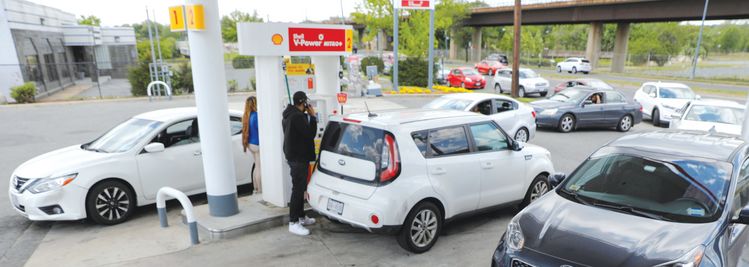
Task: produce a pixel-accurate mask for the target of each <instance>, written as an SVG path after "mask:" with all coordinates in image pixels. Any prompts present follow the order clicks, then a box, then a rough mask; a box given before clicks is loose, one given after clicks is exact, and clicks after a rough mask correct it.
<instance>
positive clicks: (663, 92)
mask: <svg viewBox="0 0 749 267" xmlns="http://www.w3.org/2000/svg"><path fill="white" fill-rule="evenodd" d="M696 99H700V96H699V95H697V94H695V93H694V92H693V91H692V89H691V88H689V86H686V85H685V84H681V83H662V82H646V83H644V84H642V87H640V89H638V90H637V91H636V92H635V96H634V101H635V102H637V103H640V105H642V116H643V117H644V118H649V119H651V120H652V121H653V125H655V126H661V125H668V123H669V122H670V121H671V117H672V115H674V114H675V112H676V110H678V109H679V108H681V107H683V106H684V105H686V104H687V102H689V101H692V100H696Z"/></svg>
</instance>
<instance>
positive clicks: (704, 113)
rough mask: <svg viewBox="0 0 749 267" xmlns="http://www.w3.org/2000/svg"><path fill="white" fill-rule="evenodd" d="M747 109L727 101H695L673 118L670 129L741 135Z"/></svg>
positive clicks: (685, 106)
mask: <svg viewBox="0 0 749 267" xmlns="http://www.w3.org/2000/svg"><path fill="white" fill-rule="evenodd" d="M745 110H746V107H745V106H743V105H740V104H739V103H736V102H733V101H726V100H695V101H691V102H689V103H687V104H686V105H684V107H682V108H681V109H679V110H678V111H677V113H676V114H674V115H673V116H672V121H671V124H670V128H674V129H681V130H697V131H710V130H711V129H712V130H714V131H716V132H719V133H726V134H732V135H741V125H742V124H743V123H744V111H745Z"/></svg>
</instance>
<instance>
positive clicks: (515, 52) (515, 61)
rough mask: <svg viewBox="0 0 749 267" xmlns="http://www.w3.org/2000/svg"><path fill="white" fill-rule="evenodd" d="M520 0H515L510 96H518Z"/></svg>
mask: <svg viewBox="0 0 749 267" xmlns="http://www.w3.org/2000/svg"><path fill="white" fill-rule="evenodd" d="M520 15H521V14H520V0H515V22H514V29H515V34H514V39H513V41H514V44H513V46H512V97H518V92H519V90H518V82H519V81H518V79H519V75H518V74H519V73H518V71H519V69H520Z"/></svg>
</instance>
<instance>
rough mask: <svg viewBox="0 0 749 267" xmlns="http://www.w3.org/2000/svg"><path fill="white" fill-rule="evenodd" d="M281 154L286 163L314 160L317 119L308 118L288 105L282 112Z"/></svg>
mask: <svg viewBox="0 0 749 267" xmlns="http://www.w3.org/2000/svg"><path fill="white" fill-rule="evenodd" d="M281 124H282V125H283V153H284V154H285V155H286V160H288V161H294V162H299V161H306V162H309V161H314V160H315V134H317V118H315V117H314V116H308V115H307V114H306V113H304V112H301V111H299V109H297V108H296V107H295V106H292V105H288V106H287V107H286V109H285V110H284V111H283V121H282V122H281Z"/></svg>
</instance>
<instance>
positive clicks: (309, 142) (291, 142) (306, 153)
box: [282, 91, 317, 235]
mask: <svg viewBox="0 0 749 267" xmlns="http://www.w3.org/2000/svg"><path fill="white" fill-rule="evenodd" d="M292 100H293V103H294V105H288V106H287V107H286V110H284V111H283V121H282V124H283V135H284V138H283V152H284V154H285V155H286V161H287V162H288V163H289V167H290V169H291V200H290V201H289V232H291V233H293V234H297V235H309V230H307V228H305V227H304V226H305V225H311V224H314V223H315V219H313V218H309V217H307V216H305V215H304V192H305V191H307V173H308V168H309V163H310V161H314V160H315V134H317V118H316V117H315V116H316V113H315V109H314V108H312V106H310V105H309V104H308V102H307V101H308V98H307V95H306V94H305V93H304V92H301V91H300V92H296V93H294V97H293V98H292Z"/></svg>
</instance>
